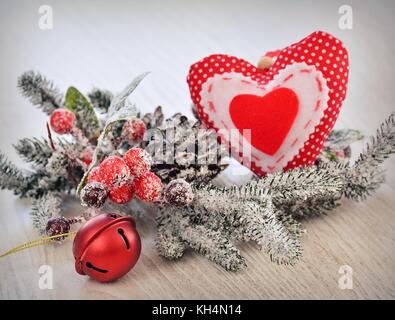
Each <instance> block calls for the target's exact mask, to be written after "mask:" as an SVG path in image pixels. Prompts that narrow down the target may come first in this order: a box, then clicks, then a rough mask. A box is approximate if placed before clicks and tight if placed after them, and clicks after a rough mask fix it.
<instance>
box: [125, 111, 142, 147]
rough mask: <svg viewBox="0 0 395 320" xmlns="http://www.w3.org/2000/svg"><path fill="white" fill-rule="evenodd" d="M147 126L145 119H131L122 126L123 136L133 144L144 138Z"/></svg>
mask: <svg viewBox="0 0 395 320" xmlns="http://www.w3.org/2000/svg"><path fill="white" fill-rule="evenodd" d="M145 128H146V127H145V123H144V121H143V120H141V119H137V118H133V119H129V120H128V121H126V122H125V124H124V125H123V127H122V138H123V139H124V140H125V141H127V142H128V143H129V144H131V145H132V144H135V143H137V142H139V141H141V139H143V136H144V133H145Z"/></svg>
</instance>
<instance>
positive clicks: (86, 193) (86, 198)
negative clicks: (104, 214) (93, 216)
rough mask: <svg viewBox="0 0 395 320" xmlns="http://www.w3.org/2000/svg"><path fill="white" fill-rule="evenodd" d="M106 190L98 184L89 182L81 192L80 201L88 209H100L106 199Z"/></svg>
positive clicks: (102, 185)
mask: <svg viewBox="0 0 395 320" xmlns="http://www.w3.org/2000/svg"><path fill="white" fill-rule="evenodd" d="M107 195H108V192H107V188H106V186H105V185H104V184H103V183H100V182H96V181H93V182H89V183H88V184H87V185H86V186H85V187H84V188H83V189H82V190H81V201H82V204H83V205H86V206H88V207H95V208H101V207H102V206H103V205H104V203H105V202H106V199H107Z"/></svg>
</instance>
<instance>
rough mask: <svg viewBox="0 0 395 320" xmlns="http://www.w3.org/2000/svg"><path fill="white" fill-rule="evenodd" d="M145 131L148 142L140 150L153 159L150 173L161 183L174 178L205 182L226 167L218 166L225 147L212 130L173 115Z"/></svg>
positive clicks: (177, 114) (225, 153) (143, 143)
mask: <svg viewBox="0 0 395 320" xmlns="http://www.w3.org/2000/svg"><path fill="white" fill-rule="evenodd" d="M147 132H148V139H147V140H148V141H143V142H142V144H141V147H142V148H144V149H145V150H146V151H147V152H148V153H149V154H150V155H151V156H152V158H153V166H152V169H151V170H152V171H153V172H154V173H155V174H156V175H157V176H159V177H160V178H161V180H162V181H163V182H164V183H168V182H170V181H171V180H174V179H184V180H186V181H188V182H191V181H194V182H202V183H206V182H209V181H210V180H212V179H214V178H215V177H216V176H217V175H218V174H219V173H220V172H221V171H223V170H224V169H225V168H226V167H227V164H225V163H221V159H223V158H224V157H225V156H226V155H227V149H226V147H225V146H224V145H221V144H220V143H219V142H218V141H217V135H216V133H215V131H213V130H207V129H206V128H205V127H204V126H203V124H202V123H201V122H200V121H190V120H188V118H187V117H186V116H184V115H182V114H180V113H176V114H175V115H173V116H172V117H171V118H168V119H166V120H165V122H164V123H163V125H161V126H159V127H158V128H156V129H152V130H149V131H148V130H147Z"/></svg>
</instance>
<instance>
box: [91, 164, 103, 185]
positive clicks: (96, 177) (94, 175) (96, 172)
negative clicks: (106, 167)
mask: <svg viewBox="0 0 395 320" xmlns="http://www.w3.org/2000/svg"><path fill="white" fill-rule="evenodd" d="M93 181H96V182H101V181H102V179H101V178H100V167H94V168H93V169H92V170H91V172H90V173H89V176H88V183H89V182H93Z"/></svg>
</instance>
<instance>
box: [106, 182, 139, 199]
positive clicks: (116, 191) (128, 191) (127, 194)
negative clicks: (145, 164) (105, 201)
mask: <svg viewBox="0 0 395 320" xmlns="http://www.w3.org/2000/svg"><path fill="white" fill-rule="evenodd" d="M108 197H109V198H110V200H111V201H112V202H114V203H117V204H125V203H128V202H129V201H130V200H132V198H133V189H132V186H131V184H130V183H125V184H123V185H121V186H119V187H112V188H111V189H110V191H109V193H108Z"/></svg>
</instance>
